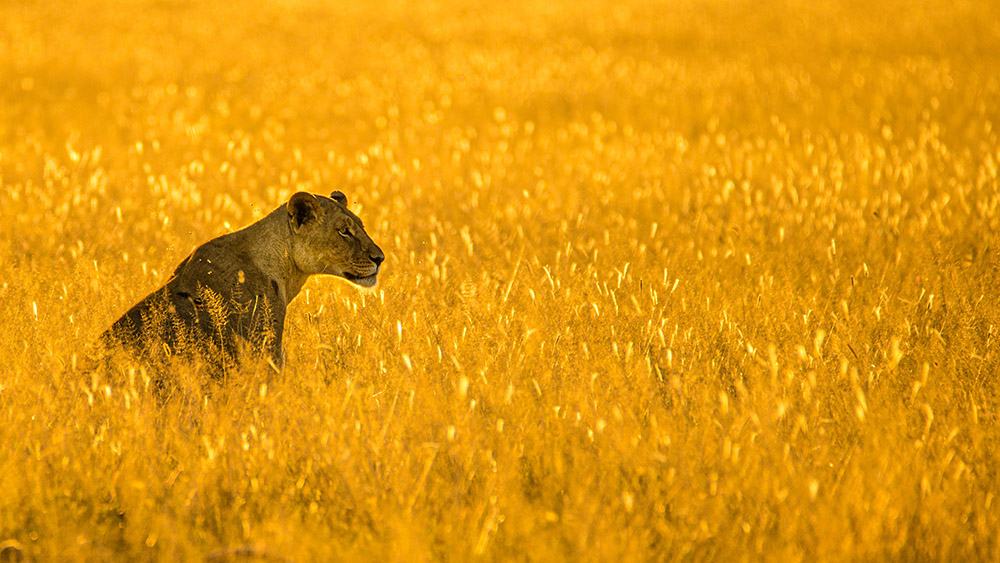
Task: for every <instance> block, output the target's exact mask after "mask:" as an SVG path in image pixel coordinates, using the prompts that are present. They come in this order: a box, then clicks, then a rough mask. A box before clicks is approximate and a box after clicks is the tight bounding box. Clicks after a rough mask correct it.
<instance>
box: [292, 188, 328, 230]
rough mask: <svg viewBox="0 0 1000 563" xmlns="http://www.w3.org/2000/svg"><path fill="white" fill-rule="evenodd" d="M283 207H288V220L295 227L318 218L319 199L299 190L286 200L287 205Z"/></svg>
mask: <svg viewBox="0 0 1000 563" xmlns="http://www.w3.org/2000/svg"><path fill="white" fill-rule="evenodd" d="M285 207H286V208H287V209H288V220H289V221H291V222H292V227H294V228H296V229H297V228H299V227H301V226H302V225H305V224H306V223H309V222H312V221H315V220H317V219H319V214H320V208H319V200H318V199H316V196H314V195H312V194H309V193H306V192H299V193H297V194H295V195H293V196H292V199H290V200H288V205H287V206H285Z"/></svg>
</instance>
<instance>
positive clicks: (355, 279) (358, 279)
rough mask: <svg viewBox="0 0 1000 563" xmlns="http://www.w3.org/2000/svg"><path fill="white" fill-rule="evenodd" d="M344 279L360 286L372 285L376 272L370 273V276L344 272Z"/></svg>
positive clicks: (376, 277) (376, 275)
mask: <svg viewBox="0 0 1000 563" xmlns="http://www.w3.org/2000/svg"><path fill="white" fill-rule="evenodd" d="M344 279H345V280H347V281H349V282H351V283H353V284H356V285H360V286H361V287H373V286H374V285H375V282H376V281H377V280H378V274H372V275H370V276H355V275H352V274H348V273H347V272H344Z"/></svg>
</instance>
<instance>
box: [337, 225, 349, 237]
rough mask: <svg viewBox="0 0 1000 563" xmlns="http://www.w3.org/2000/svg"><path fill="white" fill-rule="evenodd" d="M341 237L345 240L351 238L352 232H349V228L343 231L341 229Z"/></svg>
mask: <svg viewBox="0 0 1000 563" xmlns="http://www.w3.org/2000/svg"><path fill="white" fill-rule="evenodd" d="M340 236H342V237H344V238H351V231H350V230H348V229H347V227H344V228H343V229H340Z"/></svg>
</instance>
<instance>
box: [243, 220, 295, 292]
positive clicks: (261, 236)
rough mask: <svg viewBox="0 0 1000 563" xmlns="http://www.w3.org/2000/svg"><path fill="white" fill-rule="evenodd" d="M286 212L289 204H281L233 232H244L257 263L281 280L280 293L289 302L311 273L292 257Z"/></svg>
mask: <svg viewBox="0 0 1000 563" xmlns="http://www.w3.org/2000/svg"><path fill="white" fill-rule="evenodd" d="M285 214H286V212H285V208H284V207H279V208H278V209H275V210H274V211H273V212H271V213H270V214H269V215H268V216H267V217H264V218H263V219H261V220H260V221H257V222H256V223H254V224H252V225H249V226H248V227H246V228H245V229H243V230H241V231H238V232H236V233H233V235H239V236H240V238H241V239H242V240H241V241H240V243H241V245H245V248H247V250H248V254H249V255H250V257H251V258H252V260H253V261H254V262H255V264H256V266H257V267H258V268H260V270H261V272H262V273H263V274H264V275H265V276H267V277H268V278H270V279H271V280H273V281H274V282H276V283H277V284H278V286H279V290H278V293H279V295H280V296H281V297H283V299H284V301H285V304H286V305H287V304H288V303H289V302H290V301H291V300H292V299H294V298H295V296H296V295H298V294H299V292H300V291H301V290H302V286H303V285H305V283H306V280H307V279H309V274H307V273H305V272H303V271H302V270H300V269H299V268H298V267H296V265H295V263H294V262H293V261H292V243H291V232H290V227H289V224H288V220H287V218H286V217H285Z"/></svg>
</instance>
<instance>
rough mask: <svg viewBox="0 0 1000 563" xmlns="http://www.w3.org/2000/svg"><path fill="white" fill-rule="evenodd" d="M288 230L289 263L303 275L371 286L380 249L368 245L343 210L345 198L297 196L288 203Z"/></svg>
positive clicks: (360, 228)
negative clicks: (290, 252) (329, 276)
mask: <svg viewBox="0 0 1000 563" xmlns="http://www.w3.org/2000/svg"><path fill="white" fill-rule="evenodd" d="M286 208H287V210H288V222H289V225H290V226H291V229H292V260H293V261H294V262H295V266H296V267H298V268H299V269H300V270H302V271H303V272H305V273H307V274H332V275H335V276H340V277H342V278H344V279H346V280H348V281H350V282H353V283H356V284H358V285H360V286H363V287H372V286H373V285H375V277H376V276H377V275H378V271H379V266H380V265H381V264H382V261H383V260H385V254H383V253H382V249H381V248H379V247H378V245H376V244H375V243H374V242H372V239H371V237H369V236H368V233H367V232H365V227H364V225H363V224H362V223H361V219H359V218H358V216H357V215H355V214H354V213H351V211H350V210H348V209H347V197H346V196H345V195H344V194H343V193H341V192H339V191H337V192H333V193H332V194H330V197H324V196H316V195H313V194H310V193H306V192H299V193H297V194H295V195H293V196H292V198H291V199H290V200H288V205H286Z"/></svg>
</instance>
